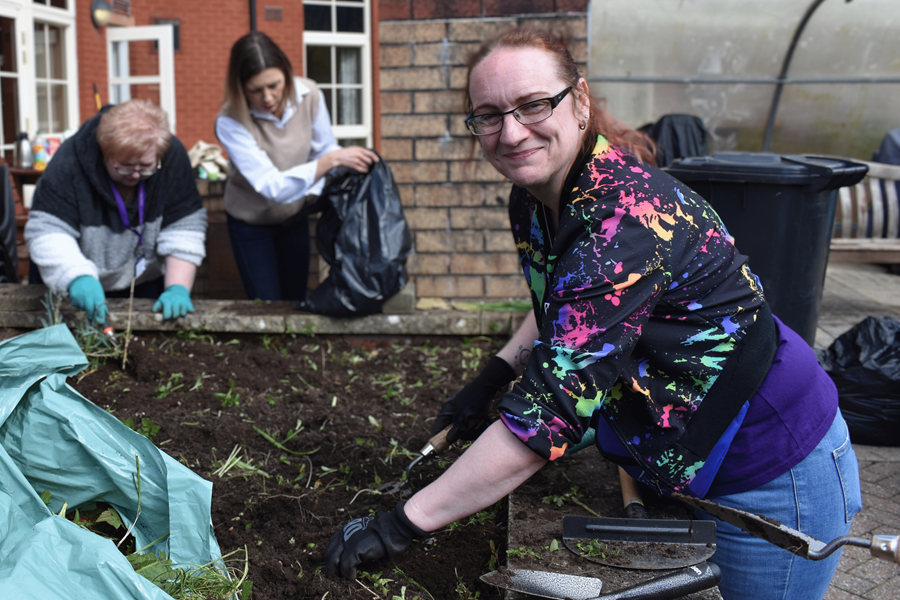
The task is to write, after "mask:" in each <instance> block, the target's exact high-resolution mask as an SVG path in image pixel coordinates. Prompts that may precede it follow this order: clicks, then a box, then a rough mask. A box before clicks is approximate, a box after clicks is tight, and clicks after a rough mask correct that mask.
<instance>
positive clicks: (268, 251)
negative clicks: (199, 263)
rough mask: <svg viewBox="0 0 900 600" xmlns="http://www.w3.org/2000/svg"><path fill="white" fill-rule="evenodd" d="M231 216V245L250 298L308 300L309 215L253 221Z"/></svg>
mask: <svg viewBox="0 0 900 600" xmlns="http://www.w3.org/2000/svg"><path fill="white" fill-rule="evenodd" d="M227 216H228V235H229V236H230V237H231V249H232V250H233V251H234V260H235V262H236V263H237V267H238V271H240V273H241V280H242V281H243V283H244V291H245V292H246V293H247V298H249V299H251V300H254V299H256V298H259V299H260V300H305V299H306V282H307V279H308V278H309V255H310V235H309V219H308V218H307V217H302V218H299V219H296V220H291V221H290V222H288V223H285V224H283V225H250V224H249V223H245V222H244V221H241V220H240V219H235V218H234V217H232V216H231V215H227Z"/></svg>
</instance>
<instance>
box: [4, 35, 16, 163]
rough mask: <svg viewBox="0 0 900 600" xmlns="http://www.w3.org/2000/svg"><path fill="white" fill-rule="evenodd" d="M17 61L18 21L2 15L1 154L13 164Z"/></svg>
mask: <svg viewBox="0 0 900 600" xmlns="http://www.w3.org/2000/svg"><path fill="white" fill-rule="evenodd" d="M17 62H18V61H16V23H15V21H14V20H13V19H8V18H6V17H0V113H2V119H0V154H2V156H3V159H4V160H5V161H6V162H7V163H8V164H13V154H14V148H15V142H16V136H17V135H18V133H19V101H18V96H19V73H18V67H17Z"/></svg>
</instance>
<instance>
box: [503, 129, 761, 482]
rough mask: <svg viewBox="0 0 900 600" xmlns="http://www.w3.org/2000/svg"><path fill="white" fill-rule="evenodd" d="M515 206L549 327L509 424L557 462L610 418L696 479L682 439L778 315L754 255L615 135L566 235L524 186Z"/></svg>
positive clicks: (633, 442)
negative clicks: (752, 262) (754, 337)
mask: <svg viewBox="0 0 900 600" xmlns="http://www.w3.org/2000/svg"><path fill="white" fill-rule="evenodd" d="M509 212H510V223H511V227H512V231H513V236H514V238H515V242H516V246H517V248H518V251H519V256H520V260H521V266H522V269H523V271H524V274H525V278H526V280H527V282H528V286H529V288H530V289H531V295H532V301H533V303H534V310H535V314H536V316H537V323H538V328H539V331H540V334H539V338H538V340H537V341H536V342H535V346H534V349H533V354H532V357H531V359H530V362H529V363H528V365H527V368H526V371H525V374H524V375H523V377H522V380H521V382H520V383H519V384H517V385H516V386H515V387H514V388H513V390H512V391H511V392H509V393H508V394H506V395H505V396H504V397H503V399H502V401H501V404H500V416H501V418H502V419H503V421H504V422H505V423H506V425H507V427H508V428H509V429H510V430H511V431H512V432H513V433H514V434H516V435H517V436H518V437H519V438H520V439H521V440H522V441H523V442H525V443H526V444H527V445H528V446H529V447H530V448H531V449H532V450H534V451H535V452H536V453H537V454H539V455H541V456H543V457H545V458H547V459H550V460H553V459H556V458H559V457H561V456H563V455H564V454H565V452H566V451H567V450H568V449H570V448H572V447H573V445H574V444H577V443H578V442H579V441H580V440H581V438H582V435H583V434H584V433H585V431H586V430H587V429H588V428H589V427H590V426H591V425H592V419H595V418H597V417H600V416H602V417H603V419H605V421H606V423H608V424H609V426H610V428H611V429H612V431H613V432H615V435H616V436H617V437H618V440H619V441H620V442H621V444H622V445H624V446H625V448H626V449H627V450H628V452H629V454H630V455H631V456H632V457H633V458H634V460H635V461H638V464H640V465H643V468H645V469H646V468H647V466H648V465H652V467H653V468H652V470H653V471H654V472H655V476H656V477H657V478H663V480H664V481H667V483H668V486H669V487H674V488H675V489H679V488H682V487H684V486H685V485H687V484H688V483H689V482H690V481H691V479H692V478H693V477H694V476H695V474H696V472H697V471H698V470H699V468H700V467H701V466H702V462H698V461H696V460H688V459H686V458H685V457H684V456H681V455H678V453H677V452H673V449H672V444H673V442H675V441H676V440H678V438H679V437H680V436H681V435H682V432H683V431H684V427H685V425H686V424H687V423H688V422H689V421H690V419H691V417H692V415H693V414H694V413H695V411H696V410H697V408H698V407H699V406H700V404H701V403H702V402H703V401H704V398H705V396H706V394H707V392H708V391H709V390H710V387H711V386H712V385H713V383H714V382H715V381H716V379H717V377H718V375H719V374H720V373H721V372H722V369H723V367H724V366H725V363H726V361H727V360H728V359H729V357H730V356H731V355H732V354H733V353H734V352H735V350H736V348H738V347H739V345H740V344H741V343H742V340H743V339H744V338H745V335H746V333H747V331H748V330H749V329H750V328H751V326H752V325H753V324H754V322H755V321H756V318H757V316H758V315H760V314H764V313H765V311H767V309H764V306H765V300H764V298H763V294H762V290H761V288H760V285H759V282H758V280H757V279H756V277H755V276H754V275H753V274H752V273H751V272H750V270H749V269H748V267H747V265H746V260H747V259H746V257H745V256H744V255H742V254H740V253H738V251H737V250H736V249H735V247H734V244H733V243H732V241H731V238H730V236H729V235H728V233H727V231H726V229H725V227H724V225H723V224H722V222H721V221H720V219H719V217H718V215H716V214H715V212H714V211H713V210H712V209H711V208H710V207H709V205H708V204H707V203H706V202H705V201H704V200H703V199H702V198H701V197H700V196H699V195H697V194H696V193H694V192H692V191H691V190H690V189H689V188H687V187H685V186H684V185H682V184H681V183H680V182H678V181H677V180H675V179H674V178H672V177H671V176H669V175H668V174H666V173H664V172H663V171H660V170H659V169H656V168H654V167H652V166H649V165H645V164H643V163H641V162H640V161H639V160H638V159H636V158H635V157H633V156H632V155H630V154H628V153H626V152H624V151H621V150H619V149H617V148H614V147H610V146H609V144H608V142H607V141H606V140H605V139H603V138H602V137H600V138H599V139H598V143H597V146H596V147H595V149H594V153H593V156H592V158H591V159H590V160H589V161H588V162H587V164H586V165H585V166H584V167H583V169H582V170H581V173H580V175H579V176H578V178H577V180H576V184H575V187H574V189H573V190H572V192H571V194H570V196H569V201H568V203H567V204H565V205H564V206H563V207H561V209H560V215H559V225H558V228H557V231H556V232H555V234H551V232H550V227H549V224H548V221H547V215H548V214H549V211H548V210H545V209H544V207H543V205H542V204H541V203H540V202H539V201H538V200H537V199H536V198H534V197H533V196H531V195H530V194H529V193H528V192H527V191H525V190H524V189H522V188H519V187H514V188H513V191H512V193H511V196H510V207H509ZM769 318H770V319H771V317H769ZM766 368H767V367H766ZM594 423H596V421H595V422H594Z"/></svg>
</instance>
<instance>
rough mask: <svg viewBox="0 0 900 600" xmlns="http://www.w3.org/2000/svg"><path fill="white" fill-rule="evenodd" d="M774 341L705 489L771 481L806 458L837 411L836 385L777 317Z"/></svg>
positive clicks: (722, 490)
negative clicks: (769, 364)
mask: <svg viewBox="0 0 900 600" xmlns="http://www.w3.org/2000/svg"><path fill="white" fill-rule="evenodd" d="M775 324H776V325H777V327H778V334H779V343H778V349H777V350H776V352H775V358H774V360H773V361H772V367H771V369H769V374H768V375H767V376H766V379H765V381H763V384H762V385H761V386H760V387H759V390H757V392H756V395H755V396H754V397H753V398H752V399H751V400H750V408H749V410H748V411H747V415H746V416H745V417H744V422H743V423H742V425H741V428H740V429H739V430H738V432H737V434H736V435H735V436H734V440H733V441H732V443H731V447H730V448H729V449H728V453H727V454H726V455H725V458H724V460H723V461H722V465H721V466H720V467H719V471H718V474H717V475H716V477H715V479H714V480H713V482H712V485H711V486H710V488H709V492H708V493H707V494H706V495H707V497H709V496H727V495H730V494H736V493H739V492H745V491H747V490H751V489H753V488H755V487H758V486H760V485H763V484H764V483H768V482H769V481H772V480H773V479H775V478H776V477H778V476H780V475H782V474H783V473H786V472H787V471H788V470H789V469H791V468H793V467H794V466H795V465H797V463H799V462H800V461H801V460H803V459H804V458H806V456H807V455H808V454H809V453H810V452H812V450H813V448H815V447H816V446H817V445H818V443H819V442H820V441H821V440H822V437H824V435H825V433H826V432H827V431H828V428H829V427H830V426H831V424H832V422H834V417H835V415H836V414H837V408H838V394H837V388H835V387H834V383H833V382H832V381H831V378H830V377H829V376H828V374H827V373H826V372H825V371H824V370H823V369H822V367H820V366H819V363H818V361H817V360H816V355H815V353H814V352H813V350H812V348H810V347H809V345H808V344H807V343H806V342H805V341H803V339H802V338H801V337H800V336H799V335H797V334H796V333H795V332H794V331H793V330H791V328H790V327H788V326H787V325H785V324H784V323H782V322H781V321H780V320H779V319H778V318H777V317H776V318H775Z"/></svg>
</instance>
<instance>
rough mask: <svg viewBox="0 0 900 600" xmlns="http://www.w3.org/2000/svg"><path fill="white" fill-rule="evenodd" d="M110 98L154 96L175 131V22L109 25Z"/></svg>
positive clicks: (112, 99)
mask: <svg viewBox="0 0 900 600" xmlns="http://www.w3.org/2000/svg"><path fill="white" fill-rule="evenodd" d="M106 64H107V65H108V67H109V101H110V102H111V103H112V104H121V103H122V102H126V101H128V100H130V99H131V98H143V99H145V100H152V101H153V102H155V103H156V104H158V105H159V106H161V107H162V109H163V110H164V111H166V114H167V115H168V116H169V126H170V127H171V129H172V133H175V52H174V50H173V44H172V26H171V25H145V26H141V27H107V28H106Z"/></svg>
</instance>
